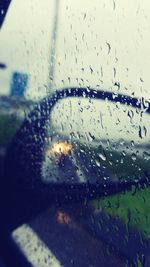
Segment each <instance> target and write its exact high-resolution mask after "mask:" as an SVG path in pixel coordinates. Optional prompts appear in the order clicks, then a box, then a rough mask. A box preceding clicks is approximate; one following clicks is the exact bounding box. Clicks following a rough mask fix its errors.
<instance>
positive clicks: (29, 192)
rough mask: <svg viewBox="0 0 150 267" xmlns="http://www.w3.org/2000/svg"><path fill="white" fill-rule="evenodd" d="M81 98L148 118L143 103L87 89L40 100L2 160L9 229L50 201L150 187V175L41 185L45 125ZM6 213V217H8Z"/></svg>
mask: <svg viewBox="0 0 150 267" xmlns="http://www.w3.org/2000/svg"><path fill="white" fill-rule="evenodd" d="M70 97H75V98H77V97H82V98H88V99H101V100H106V99H107V101H111V102H114V103H118V102H119V103H121V104H124V105H127V106H132V107H134V108H138V109H143V108H144V110H145V112H146V113H148V114H150V104H149V103H148V105H147V106H146V107H145V102H144V99H142V100H139V99H136V98H133V97H129V96H125V95H120V94H115V93H111V92H106V91H96V90H93V89H87V88H68V89H64V90H62V91H57V92H56V93H54V94H53V95H51V96H48V97H47V98H45V99H43V100H42V101H41V102H40V103H39V104H37V105H36V106H35V108H34V109H33V111H31V113H30V114H29V115H28V117H27V118H26V119H25V120H24V122H23V123H22V126H21V127H20V129H19V131H18V132H17V134H16V136H15V137H14V139H13V141H12V143H11V145H10V147H9V149H8V151H7V156H6V160H5V174H4V179H3V181H2V187H1V188H2V201H3V204H4V205H2V209H3V214H4V216H3V217H4V224H5V225H8V222H11V223H10V224H9V226H8V228H9V229H11V230H12V229H14V228H15V227H16V226H18V225H20V224H21V223H23V222H25V221H26V220H27V219H29V218H31V217H33V216H35V214H37V213H38V212H40V211H42V210H43V209H44V208H46V207H48V206H49V205H50V204H51V202H52V201H57V202H59V203H61V202H64V201H65V202H70V201H85V200H89V199H93V198H97V197H102V196H107V195H112V194H116V193H119V192H122V191H126V190H131V189H132V188H133V187H135V186H136V187H137V186H145V185H149V174H146V176H145V177H144V178H143V177H141V179H139V180H138V181H118V182H115V183H114V182H109V183H104V184H102V183H100V184H98V183H95V184H90V183H88V182H87V183H79V184H78V183H76V184H59V183H58V184H57V183H56V184H54V183H49V184H47V183H44V182H43V180H42V179H41V168H42V160H43V152H44V149H45V139H46V134H47V126H46V125H47V122H48V120H49V116H50V114H51V111H52V110H53V108H54V106H55V104H56V103H57V102H58V101H59V100H61V99H64V98H70ZM8 210H9V214H8Z"/></svg>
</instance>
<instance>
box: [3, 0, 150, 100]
mask: <svg viewBox="0 0 150 267" xmlns="http://www.w3.org/2000/svg"><path fill="white" fill-rule="evenodd" d="M54 8H55V0H26V1H23V0H12V4H11V6H10V8H9V11H8V15H7V17H6V20H5V23H4V25H3V27H2V29H1V32H0V61H1V62H4V63H6V64H7V66H8V69H7V70H5V71H4V70H3V71H2V70H1V71H0V92H1V93H7V92H8V88H9V81H10V78H11V73H12V72H13V71H20V72H24V73H27V74H29V86H28V90H27V97H28V98H33V99H36V98H37V97H42V96H44V95H45V94H46V92H47V91H50V90H52V89H51V88H49V87H48V85H49V79H48V74H49V70H50V62H49V59H50V51H51V49H50V48H51V35H52V28H53V18H54ZM149 14H150V2H149V1H148V0H132V1H131V0H124V1H119V0H118V1H117V0H116V1H114V0H101V1H99V0H92V1H91V0H82V1H81V0H60V5H59V10H58V32H57V46H56V55H55V77H54V84H53V86H54V88H58V87H61V88H62V87H64V86H70V85H72V86H81V85H82V86H92V87H94V88H98V89H105V90H109V91H110V90H113V91H117V90H119V91H120V92H123V93H125V94H128V95H131V94H133V93H135V95H136V96H145V97H146V98H149V84H150V75H149V70H150V51H149V50H150V49H149V47H150V34H149V29H150V15H149ZM116 82H117V83H120V89H119V88H118V87H117V86H114V84H115V83H116ZM53 90H54V89H53Z"/></svg>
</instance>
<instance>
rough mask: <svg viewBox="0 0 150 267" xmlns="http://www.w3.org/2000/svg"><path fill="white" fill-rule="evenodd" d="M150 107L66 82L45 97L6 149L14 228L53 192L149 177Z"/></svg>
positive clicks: (71, 196)
mask: <svg viewBox="0 0 150 267" xmlns="http://www.w3.org/2000/svg"><path fill="white" fill-rule="evenodd" d="M149 115H150V105H149V102H146V101H144V100H139V99H136V98H132V97H128V96H124V95H118V94H117V95H116V94H114V93H110V92H105V91H95V90H92V89H90V90H89V89H84V88H83V89H81V88H80V89H77V88H69V89H65V90H62V91H58V92H56V93H55V94H54V95H52V96H49V97H47V98H45V99H44V100H43V101H42V102H41V103H39V104H38V105H37V106H36V107H35V108H34V110H33V111H32V112H31V113H30V114H29V116H28V118H26V119H25V121H24V122H23V124H22V126H21V128H20V129H19V131H18V132H17V134H16V136H15V138H14V140H13V142H12V144H11V146H10V148H9V150H8V153H7V157H6V162H5V177H4V178H5V180H4V181H3V185H2V186H3V187H2V188H4V191H3V192H4V194H5V196H4V203H5V204H4V207H3V209H4V211H3V212H4V213H5V216H4V217H6V218H7V219H6V220H7V221H8V220H9V221H13V223H11V225H10V228H14V227H16V225H19V224H20V223H22V222H24V221H25V220H27V219H28V218H30V217H32V216H34V215H35V214H36V213H37V211H40V210H42V209H44V208H45V207H47V206H49V205H50V203H51V201H54V200H55V201H58V202H59V203H61V202H64V201H69V202H70V201H82V200H85V199H86V200H88V199H91V198H96V197H101V196H104V195H110V194H115V193H118V192H121V191H125V190H130V189H131V188H132V187H133V186H139V185H140V186H144V185H149V173H150V164H149V163H150V146H149V141H150V134H149V133H150V125H149V119H150V118H149ZM6 192H7V196H8V198H7V196H6ZM8 209H9V216H8V214H7V212H8Z"/></svg>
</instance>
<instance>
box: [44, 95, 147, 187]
mask: <svg viewBox="0 0 150 267" xmlns="http://www.w3.org/2000/svg"><path fill="white" fill-rule="evenodd" d="M145 111H146V110H144V109H143V110H141V109H138V108H133V107H132V106H127V105H124V104H120V103H119V102H118V103H113V102H110V101H107V100H105V101H102V100H96V99H85V98H66V99H63V100H60V101H59V102H58V103H57V104H56V105H55V107H54V109H53V110H52V112H51V116H50V118H49V123H48V125H47V138H46V143H45V150H44V159H43V164H42V177H43V180H44V181H45V182H47V183H49V182H54V183H56V182H57V183H58V182H59V183H79V182H80V183H86V182H89V183H106V184H107V183H110V182H117V181H125V180H128V179H132V180H133V179H134V180H138V179H139V178H142V177H145V175H148V173H149V172H150V150H149V148H150V146H149V140H150V134H149V133H150V124H149V119H150V117H149V114H148V113H146V112H145Z"/></svg>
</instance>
